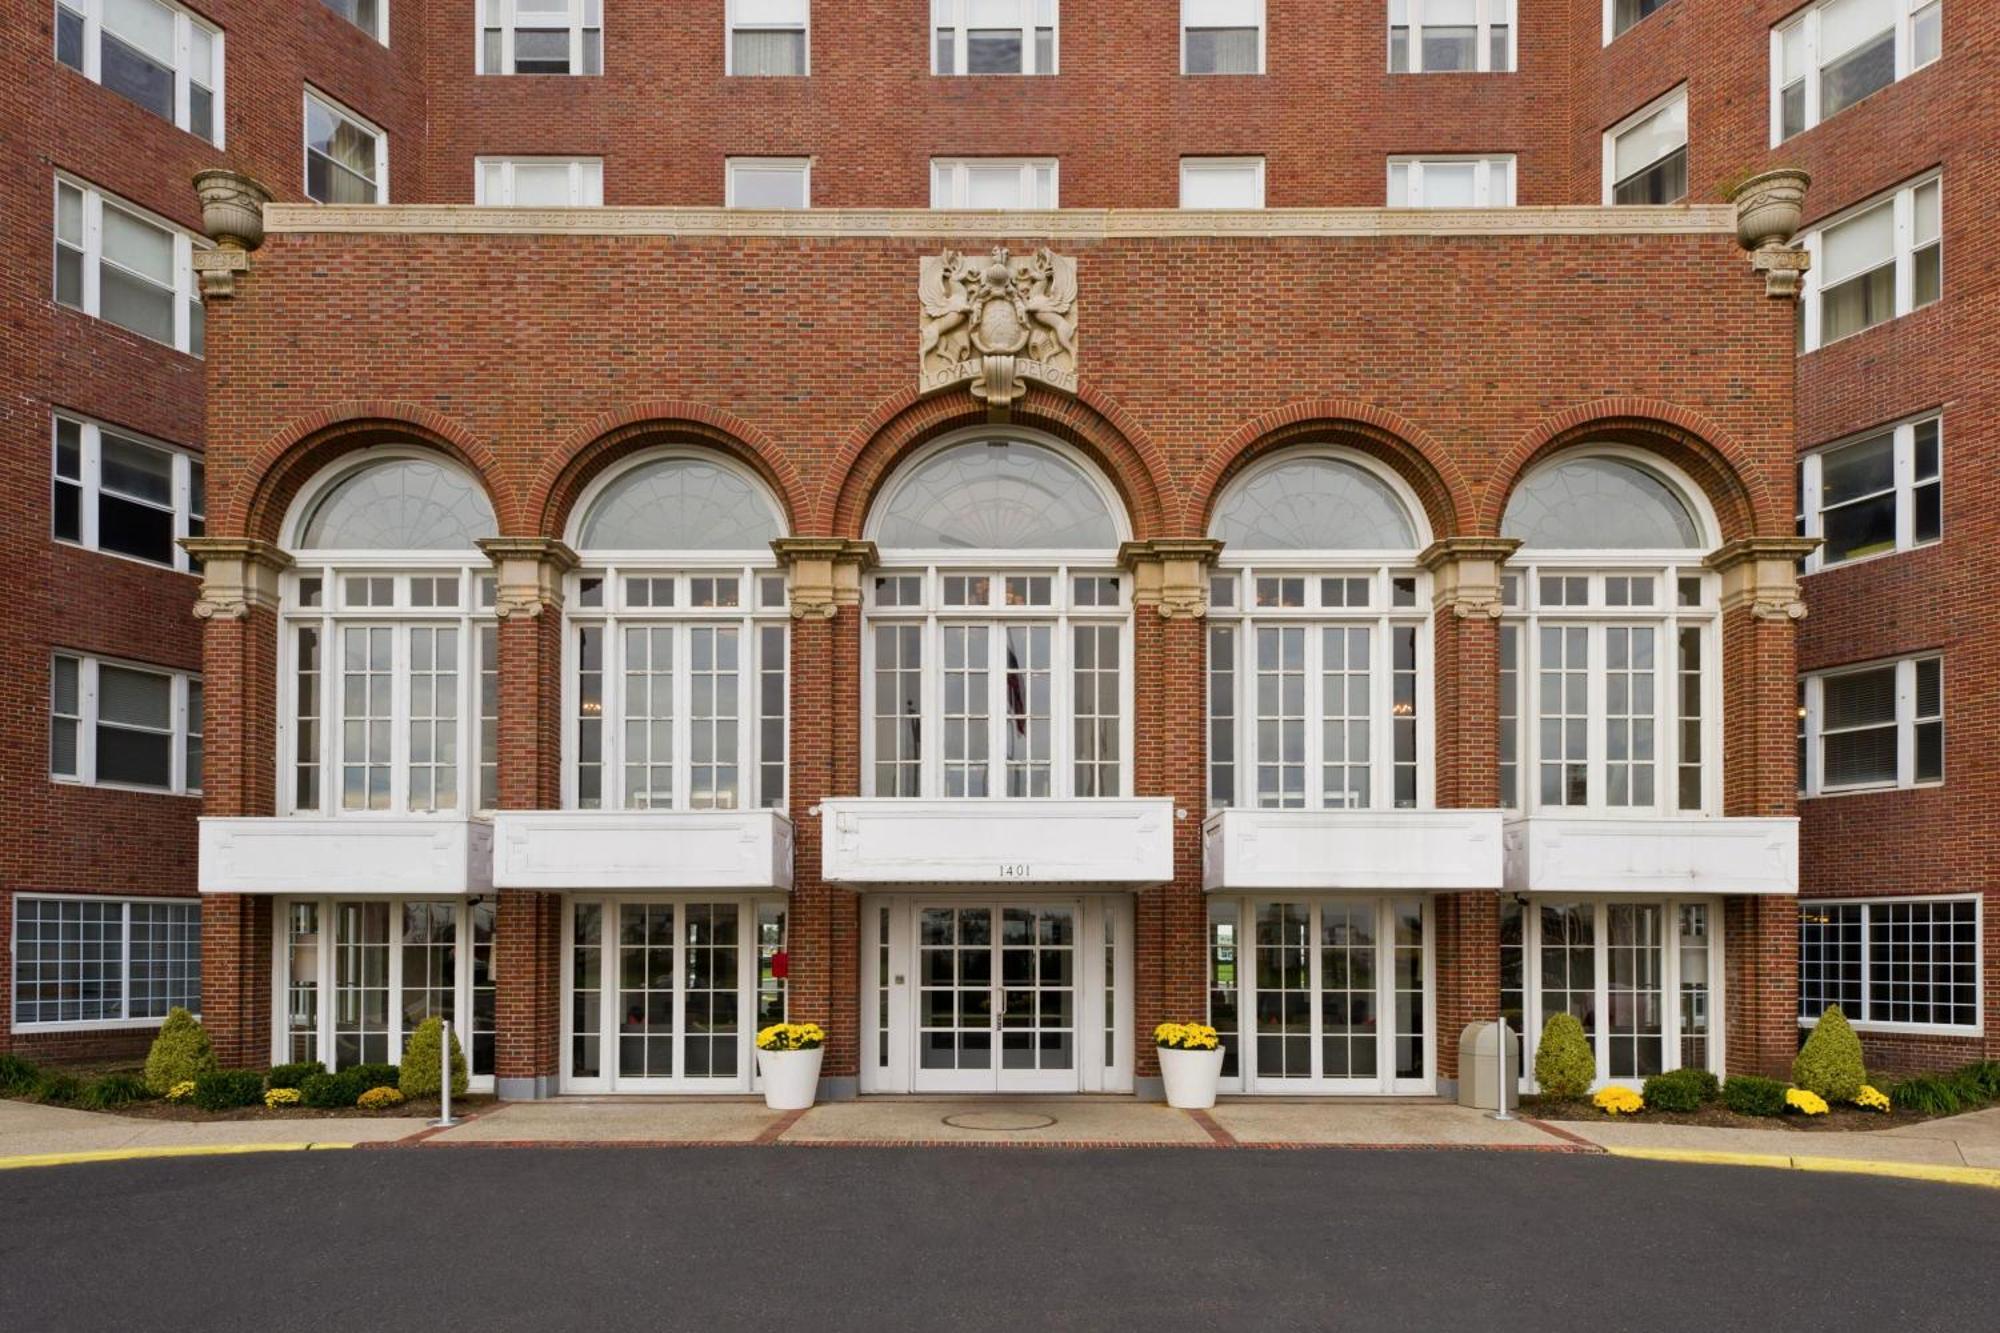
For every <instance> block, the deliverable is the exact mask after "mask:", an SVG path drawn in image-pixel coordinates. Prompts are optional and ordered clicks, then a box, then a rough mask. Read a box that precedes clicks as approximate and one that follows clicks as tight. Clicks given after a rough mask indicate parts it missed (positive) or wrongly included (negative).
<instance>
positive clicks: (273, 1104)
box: [264, 1088, 303, 1111]
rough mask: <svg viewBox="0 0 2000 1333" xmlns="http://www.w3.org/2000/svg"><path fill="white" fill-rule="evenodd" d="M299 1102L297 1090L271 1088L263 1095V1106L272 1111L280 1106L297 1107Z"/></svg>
mask: <svg viewBox="0 0 2000 1333" xmlns="http://www.w3.org/2000/svg"><path fill="white" fill-rule="evenodd" d="M301 1100H303V1099H302V1098H301V1097H300V1096H299V1090H298V1089H297V1088H272V1089H271V1090H270V1091H269V1092H267V1093H265V1094H264V1105H266V1106H268V1107H269V1108H271V1109H272V1110H273V1111H275V1110H277V1109H278V1108H279V1107H280V1106H297V1105H298V1104H299V1102H300V1101H301Z"/></svg>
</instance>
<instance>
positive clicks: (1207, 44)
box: [1181, 0, 1264, 74]
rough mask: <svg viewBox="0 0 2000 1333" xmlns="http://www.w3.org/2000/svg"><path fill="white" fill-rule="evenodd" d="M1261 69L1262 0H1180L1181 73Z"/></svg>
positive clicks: (1231, 72)
mask: <svg viewBox="0 0 2000 1333" xmlns="http://www.w3.org/2000/svg"><path fill="white" fill-rule="evenodd" d="M1263 72H1264V0H1181V73H1183V74H1262V73H1263Z"/></svg>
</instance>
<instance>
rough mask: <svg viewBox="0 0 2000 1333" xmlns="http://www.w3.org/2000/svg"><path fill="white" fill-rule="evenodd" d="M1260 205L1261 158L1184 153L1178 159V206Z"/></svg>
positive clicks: (1227, 206) (1244, 206)
mask: <svg viewBox="0 0 2000 1333" xmlns="http://www.w3.org/2000/svg"><path fill="white" fill-rule="evenodd" d="M1263 206H1264V159H1263V158H1261V157H1184V158H1182V159H1181V207H1182V208H1262V207H1263Z"/></svg>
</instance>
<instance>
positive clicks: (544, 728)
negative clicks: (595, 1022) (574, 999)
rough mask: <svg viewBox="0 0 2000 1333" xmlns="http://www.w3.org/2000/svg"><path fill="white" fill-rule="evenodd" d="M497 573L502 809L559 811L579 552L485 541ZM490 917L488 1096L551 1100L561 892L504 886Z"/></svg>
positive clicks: (558, 1014) (557, 1037)
mask: <svg viewBox="0 0 2000 1333" xmlns="http://www.w3.org/2000/svg"><path fill="white" fill-rule="evenodd" d="M479 549H480V550H482V551H484V552H485V553H486V556H487V558H488V559H490V560H491V561H492V562H493V566H494V569H495V570H496V571H497V575H498V584H499V587H498V590H497V595H496V596H495V599H494V608H493V610H494V615H495V616H496V617H498V619H499V622H500V623H499V630H498V635H497V637H498V642H499V650H500V671H499V675H500V721H499V745H500V756H499V778H500V808H501V809H504V810H553V809H557V808H559V807H560V806H561V804H562V633H563V618H562V606H563V575H565V574H567V573H568V572H569V571H570V570H572V569H574V568H575V567H576V553H575V552H573V551H571V550H570V549H569V547H567V546H565V545H563V543H561V542H559V541H557V540H555V539H554V538H550V537H489V538H486V539H485V540H483V541H481V542H480V543H479ZM498 898H499V903H498V911H497V912H496V913H495V917H494V926H493V930H494V939H493V953H494V967H495V977H494V1019H495V1027H496V1029H497V1032H496V1040H495V1055H494V1074H495V1090H496V1091H497V1092H498V1093H499V1094H500V1096H502V1097H507V1098H513V1099H519V1100H525V1099H529V1098H536V1097H551V1096H554V1095H555V1091H556V1088H557V1086H558V1081H559V1076H560V1073H561V1067H562V1066H561V1061H562V1051H561V1049H560V1047H561V1040H562V1037H561V1034H562V966H563V960H562V956H561V954H562V910H563V895H562V894H560V893H545V892H538V891H534V890H527V889H503V890H501V891H500V892H499V894H498Z"/></svg>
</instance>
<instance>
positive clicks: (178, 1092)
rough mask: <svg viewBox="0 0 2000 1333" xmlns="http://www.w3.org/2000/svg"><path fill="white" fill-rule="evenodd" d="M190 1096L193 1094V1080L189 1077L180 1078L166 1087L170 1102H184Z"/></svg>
mask: <svg viewBox="0 0 2000 1333" xmlns="http://www.w3.org/2000/svg"><path fill="white" fill-rule="evenodd" d="M192 1096H194V1080H193V1079H191V1078H186V1079H182V1080H181V1081H180V1082H178V1083H176V1084H174V1086H172V1087H171V1088H168V1089H167V1100H168V1101H170V1102H184V1101H186V1100H187V1099H188V1098H190V1097H192Z"/></svg>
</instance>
